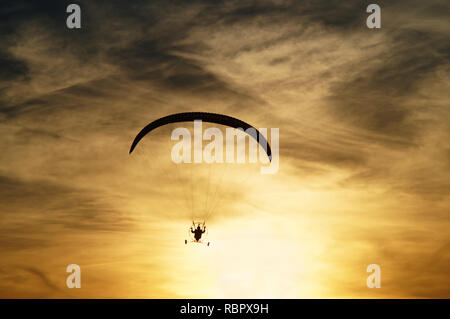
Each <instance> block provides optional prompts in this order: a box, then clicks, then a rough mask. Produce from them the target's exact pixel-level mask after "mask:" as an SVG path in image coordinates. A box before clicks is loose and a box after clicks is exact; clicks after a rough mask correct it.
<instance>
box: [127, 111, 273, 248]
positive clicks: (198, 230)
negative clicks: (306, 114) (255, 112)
mask: <svg viewBox="0 0 450 319" xmlns="http://www.w3.org/2000/svg"><path fill="white" fill-rule="evenodd" d="M197 121H200V122H201V121H203V122H207V123H215V124H220V125H225V126H229V127H232V128H235V129H241V130H242V131H243V132H245V133H247V134H248V135H250V136H251V137H252V138H253V139H254V140H256V142H257V143H258V144H259V145H260V146H261V147H262V149H263V150H264V154H265V155H267V157H268V159H269V161H272V150H271V148H270V145H269V143H268V142H267V140H266V138H265V137H264V135H263V134H261V133H260V132H259V131H258V130H257V129H256V128H254V127H253V126H252V125H250V124H248V123H246V122H244V121H241V120H239V119H237V118H234V117H231V116H227V115H223V114H217V113H207V112H185V113H176V114H171V115H168V116H164V117H162V118H159V119H157V120H155V121H153V122H151V123H149V124H148V125H146V126H145V127H144V128H143V129H142V130H141V131H140V132H139V133H138V134H137V135H136V137H135V138H134V140H133V142H132V144H131V147H130V150H129V154H131V153H132V152H133V151H134V149H135V148H136V146H137V145H138V144H139V142H140V141H141V140H142V139H143V138H144V137H145V136H146V135H147V134H148V133H150V132H152V131H153V130H155V129H157V128H159V127H161V126H164V125H168V124H172V123H180V122H194V125H195V124H196V122H197ZM194 129H195V127H194ZM194 134H195V130H194ZM275 154H276V155H277V153H275ZM260 156H261V154H260ZM208 216H209V214H208ZM205 222H206V220H204V221H202V222H194V221H193V222H192V223H193V225H192V226H191V227H190V228H189V240H187V239H186V240H185V244H187V243H188V242H192V243H200V244H203V243H204V244H206V245H207V246H209V245H210V242H205V237H206V235H207V230H206V225H205Z"/></svg>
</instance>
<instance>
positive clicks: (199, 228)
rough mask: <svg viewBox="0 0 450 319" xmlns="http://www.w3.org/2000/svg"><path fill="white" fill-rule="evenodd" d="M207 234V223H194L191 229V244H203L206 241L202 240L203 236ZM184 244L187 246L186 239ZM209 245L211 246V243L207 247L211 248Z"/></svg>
mask: <svg viewBox="0 0 450 319" xmlns="http://www.w3.org/2000/svg"><path fill="white" fill-rule="evenodd" d="M205 233H206V225H205V222H203V223H201V222H197V223H196V222H194V221H193V222H192V226H191V228H189V237H190V242H193V243H198V244H203V243H204V241H203V240H202V236H203V234H205ZM184 243H185V244H187V243H188V240H187V239H185V241H184ZM209 244H210V242H207V243H206V245H207V246H209Z"/></svg>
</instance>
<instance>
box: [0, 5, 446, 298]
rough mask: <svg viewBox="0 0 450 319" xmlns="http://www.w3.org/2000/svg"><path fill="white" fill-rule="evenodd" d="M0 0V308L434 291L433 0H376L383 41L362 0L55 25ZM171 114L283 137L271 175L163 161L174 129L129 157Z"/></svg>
mask: <svg viewBox="0 0 450 319" xmlns="http://www.w3.org/2000/svg"><path fill="white" fill-rule="evenodd" d="M9 2H10V1H4V2H2V4H1V5H0V13H1V17H2V18H1V19H0V25H1V29H0V30H1V32H0V34H1V41H0V136H1V138H0V149H1V155H0V298H19V297H20V298H28V297H31V298H229V297H232V298H338V297H339V298H430V297H446V298H449V297H450V289H449V287H450V279H449V278H450V263H449V262H450V255H449V252H450V232H449V227H450V215H449V213H450V211H449V208H450V196H449V195H450V148H449V145H448V141H449V138H450V108H449V105H450V103H449V102H450V94H449V92H450V89H449V83H450V63H449V61H450V47H449V36H450V34H449V33H450V23H449V20H448V16H446V15H445V13H446V12H448V11H449V9H450V8H449V3H448V1H440V0H433V1H418V0H412V1H396V3H395V4H393V3H392V2H391V1H383V2H377V3H378V4H379V5H380V6H381V9H382V27H381V29H378V30H375V29H368V28H367V27H366V25H365V19H366V17H367V15H368V14H367V13H366V12H365V11H366V10H365V9H366V6H367V5H368V4H369V3H370V2H364V1H345V2H343V1H325V0H323V1H283V0H280V1H275V0H274V1H223V2H214V3H213V2H208V1H195V2H194V1H186V2H181V1H174V2H170V1H136V2H133V3H130V2H128V1H79V2H78V3H79V4H80V6H81V8H82V28H81V29H72V30H69V29H67V28H66V25H65V19H66V17H67V14H66V13H65V7H66V5H67V4H69V3H70V2H68V3H65V2H64V1H40V2H38V3H35V4H30V3H29V2H27V1H17V0H16V1H11V2H10V3H9ZM186 111H206V112H218V113H223V114H226V115H230V116H234V117H237V118H239V119H241V120H243V121H245V122H248V123H251V124H252V125H254V126H255V127H256V128H279V130H280V169H279V171H278V172H277V173H276V174H273V175H261V174H260V173H259V166H258V165H255V164H246V165H238V164H235V165H231V164H228V165H219V164H216V165H207V164H196V165H194V164H192V165H188V164H183V165H180V166H177V165H175V164H173V163H172V162H171V160H170V149H171V147H172V146H173V145H174V142H173V141H171V140H170V133H171V130H172V129H173V128H175V127H176V126H174V125H173V126H167V127H165V128H161V129H158V130H157V131H155V132H152V134H151V136H147V137H146V138H145V139H144V140H143V141H142V144H140V145H139V146H138V148H137V149H136V152H135V153H133V154H132V155H131V156H130V155H129V154H128V150H129V147H130V144H131V142H132V140H133V138H134V137H135V135H136V134H137V133H138V132H139V130H140V129H141V128H142V127H144V126H145V125H146V124H148V123H149V122H151V121H153V120H155V119H157V118H160V117H162V116H165V115H169V114H171V113H175V112H186ZM186 127H192V126H191V124H186ZM207 211H208V212H211V214H209V213H207V215H208V219H207V226H208V228H209V233H208V239H209V240H210V241H211V242H212V244H211V246H210V247H205V246H201V245H185V244H184V239H185V238H186V236H187V230H188V228H189V226H190V223H191V219H192V218H203V217H204V216H205V214H206V213H205V212H207ZM69 264H78V265H80V267H81V272H82V279H81V284H82V287H81V288H80V289H68V288H67V287H66V277H67V276H68V274H67V273H66V267H67V265H69ZM370 264H379V265H380V267H381V288H378V289H369V288H368V287H367V286H366V278H367V276H368V275H369V273H367V272H366V268H367V266H368V265H370Z"/></svg>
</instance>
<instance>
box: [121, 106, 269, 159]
mask: <svg viewBox="0 0 450 319" xmlns="http://www.w3.org/2000/svg"><path fill="white" fill-rule="evenodd" d="M196 120H201V121H203V122H208V123H215V124H221V125H225V126H230V127H233V128H241V129H243V130H244V131H247V130H248V129H253V130H254V132H256V134H255V135H252V134H249V135H250V136H252V137H253V138H254V139H256V141H257V142H258V143H259V144H260V145H261V146H262V148H263V149H264V151H265V152H266V154H267V156H268V157H269V160H270V161H272V150H271V149H270V145H269V143H268V142H267V140H266V138H265V137H264V135H262V134H261V133H260V132H259V131H258V130H257V129H256V128H255V127H253V126H252V125H250V124H248V123H246V122H244V121H241V120H239V119H237V118H234V117H231V116H228V115H223V114H218V113H208V112H184V113H175V114H171V115H168V116H164V117H161V118H159V119H157V120H155V121H153V122H151V123H150V124H148V125H147V126H145V127H144V128H143V129H142V130H141V131H140V132H139V133H138V134H137V135H136V137H135V138H134V140H133V143H132V144H131V147H130V152H129V153H130V154H131V153H132V152H133V150H134V148H135V147H136V145H137V144H138V143H139V141H140V140H141V139H142V138H143V137H144V136H145V135H147V134H148V133H149V132H151V131H153V130H154V129H156V128H158V127H160V126H163V125H167V124H171V123H180V122H193V121H196Z"/></svg>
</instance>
